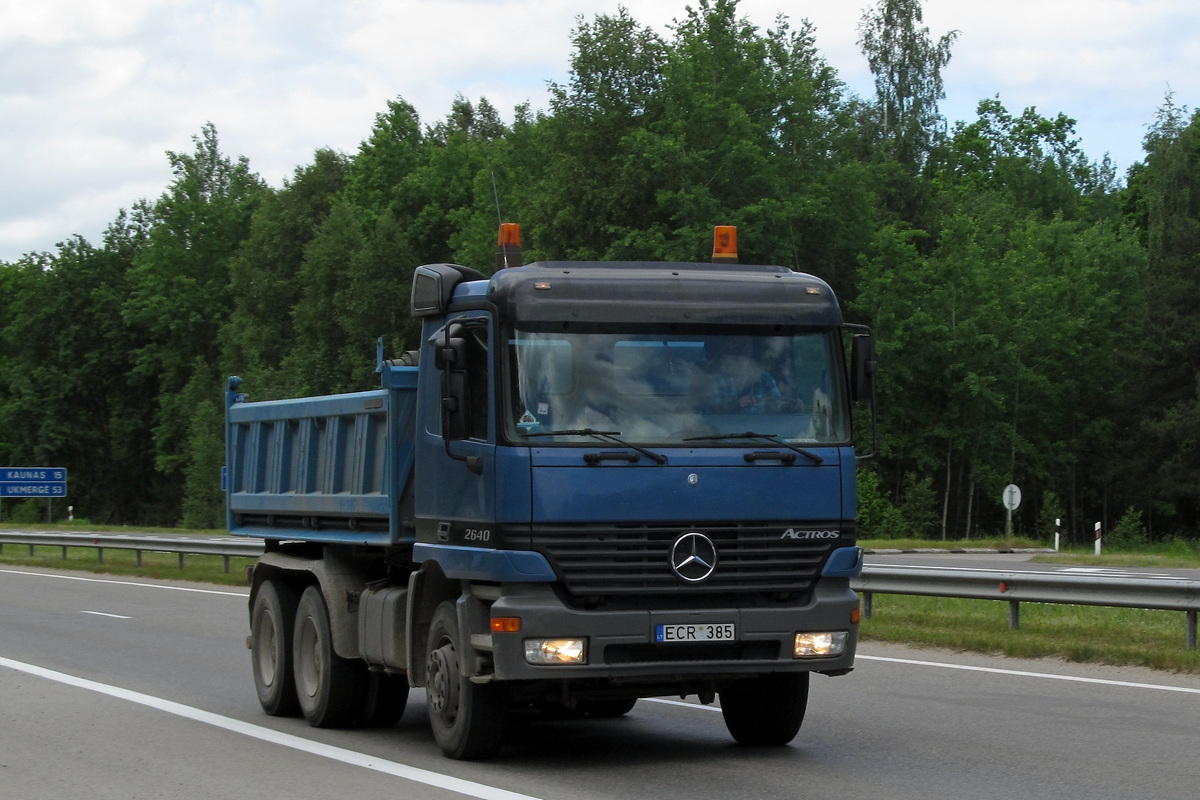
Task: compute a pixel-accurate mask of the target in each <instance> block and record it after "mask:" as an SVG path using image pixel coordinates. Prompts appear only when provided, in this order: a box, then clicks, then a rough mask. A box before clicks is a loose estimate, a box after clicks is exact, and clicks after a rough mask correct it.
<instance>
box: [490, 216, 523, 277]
mask: <svg viewBox="0 0 1200 800" xmlns="http://www.w3.org/2000/svg"><path fill="white" fill-rule="evenodd" d="M496 245H497V247H496V269H504V268H505V267H519V266H521V265H522V264H524V263H525V262H524V261H523V260H522V257H521V226H520V225H518V224H517V223H515V222H501V223H500V234H499V236H498V238H497V242H496Z"/></svg>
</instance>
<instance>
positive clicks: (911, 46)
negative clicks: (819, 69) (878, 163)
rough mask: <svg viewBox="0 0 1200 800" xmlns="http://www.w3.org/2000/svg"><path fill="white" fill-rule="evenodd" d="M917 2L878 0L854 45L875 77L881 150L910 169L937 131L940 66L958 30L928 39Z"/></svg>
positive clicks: (918, 162) (917, 164)
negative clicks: (936, 38) (863, 56)
mask: <svg viewBox="0 0 1200 800" xmlns="http://www.w3.org/2000/svg"><path fill="white" fill-rule="evenodd" d="M921 5H922V3H921V0H878V2H877V3H876V5H875V8H874V9H869V10H866V11H864V12H863V16H862V19H861V21H860V22H859V25H858V46H859V48H860V49H861V50H862V51H863V54H864V55H865V56H866V57H867V64H868V65H869V66H870V67H871V72H872V73H873V74H874V75H875V94H876V98H877V100H878V103H879V117H878V119H877V124H878V125H879V129H880V140H881V144H882V150H883V153H884V154H885V155H886V156H889V157H891V158H894V159H896V160H897V161H898V162H900V163H901V164H905V165H909V166H911V167H913V168H917V167H920V166H921V165H922V164H923V163H924V160H925V158H926V156H928V154H929V152H930V151H931V150H932V149H933V146H934V145H935V144H936V142H937V139H938V138H939V136H940V134H941V133H942V128H943V126H944V122H943V121H942V118H941V116H940V114H939V113H938V101H940V100H941V99H943V98H944V97H945V96H946V92H945V89H944V88H943V82H942V69H943V68H944V67H945V66H946V65H947V64H948V63H950V47H951V46H952V45H953V44H954V40H955V39H956V38H958V31H950V32H949V33H946V34H943V35H942V37H941V38H940V39H938V40H937V41H936V42H935V41H933V40H932V39H931V38H930V35H929V28H927V27H925V26H923V25H921V24H920V23H921V22H922V20H923V18H924V14H923V12H922V10H921Z"/></svg>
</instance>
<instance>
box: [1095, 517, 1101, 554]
mask: <svg viewBox="0 0 1200 800" xmlns="http://www.w3.org/2000/svg"><path fill="white" fill-rule="evenodd" d="M1096 555H1100V523H1099V522H1097V523H1096Z"/></svg>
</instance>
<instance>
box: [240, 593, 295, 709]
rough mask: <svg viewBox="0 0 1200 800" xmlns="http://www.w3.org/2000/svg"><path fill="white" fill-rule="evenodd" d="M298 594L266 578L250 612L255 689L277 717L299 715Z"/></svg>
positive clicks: (262, 701) (264, 705) (262, 702)
mask: <svg viewBox="0 0 1200 800" xmlns="http://www.w3.org/2000/svg"><path fill="white" fill-rule="evenodd" d="M296 602H297V601H296V593H295V592H294V591H292V589H291V587H289V586H288V585H287V584H285V583H281V582H276V581H272V580H267V581H263V582H262V584H260V585H259V587H258V591H257V592H256V593H255V595H254V607H253V609H252V610H251V612H250V662H251V664H252V665H253V668H254V689H255V690H256V691H257V692H258V702H259V704H260V705H261V706H262V708H263V711H265V712H267V713H268V714H270V715H271V716H273V717H286V716H292V715H294V714H296V713H297V712H298V711H299V710H300V705H299V703H298V702H297V701H296V681H295V679H294V678H293V677H292V628H293V626H294V624H295V619H296Z"/></svg>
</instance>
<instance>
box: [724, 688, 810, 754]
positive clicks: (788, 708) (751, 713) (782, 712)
mask: <svg viewBox="0 0 1200 800" xmlns="http://www.w3.org/2000/svg"><path fill="white" fill-rule="evenodd" d="M808 675H809V673H807V672H786V673H776V674H773V675H762V676H759V677H757V678H749V679H746V680H741V681H737V682H736V683H734V684H733V685H732V686H730V687H729V688H728V689H725V690H724V691H723V692H721V716H723V717H724V718H725V727H726V728H728V729H729V733H730V734H731V735H732V736H733V738H734V740H735V741H737V743H738V744H742V745H748V746H755V747H762V746H782V745H785V744H787V743H788V742H790V741H791V740H792V739H794V738H796V734H797V733H799V732H800V726H801V725H803V724H804V712H805V710H806V709H807V708H808Z"/></svg>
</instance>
